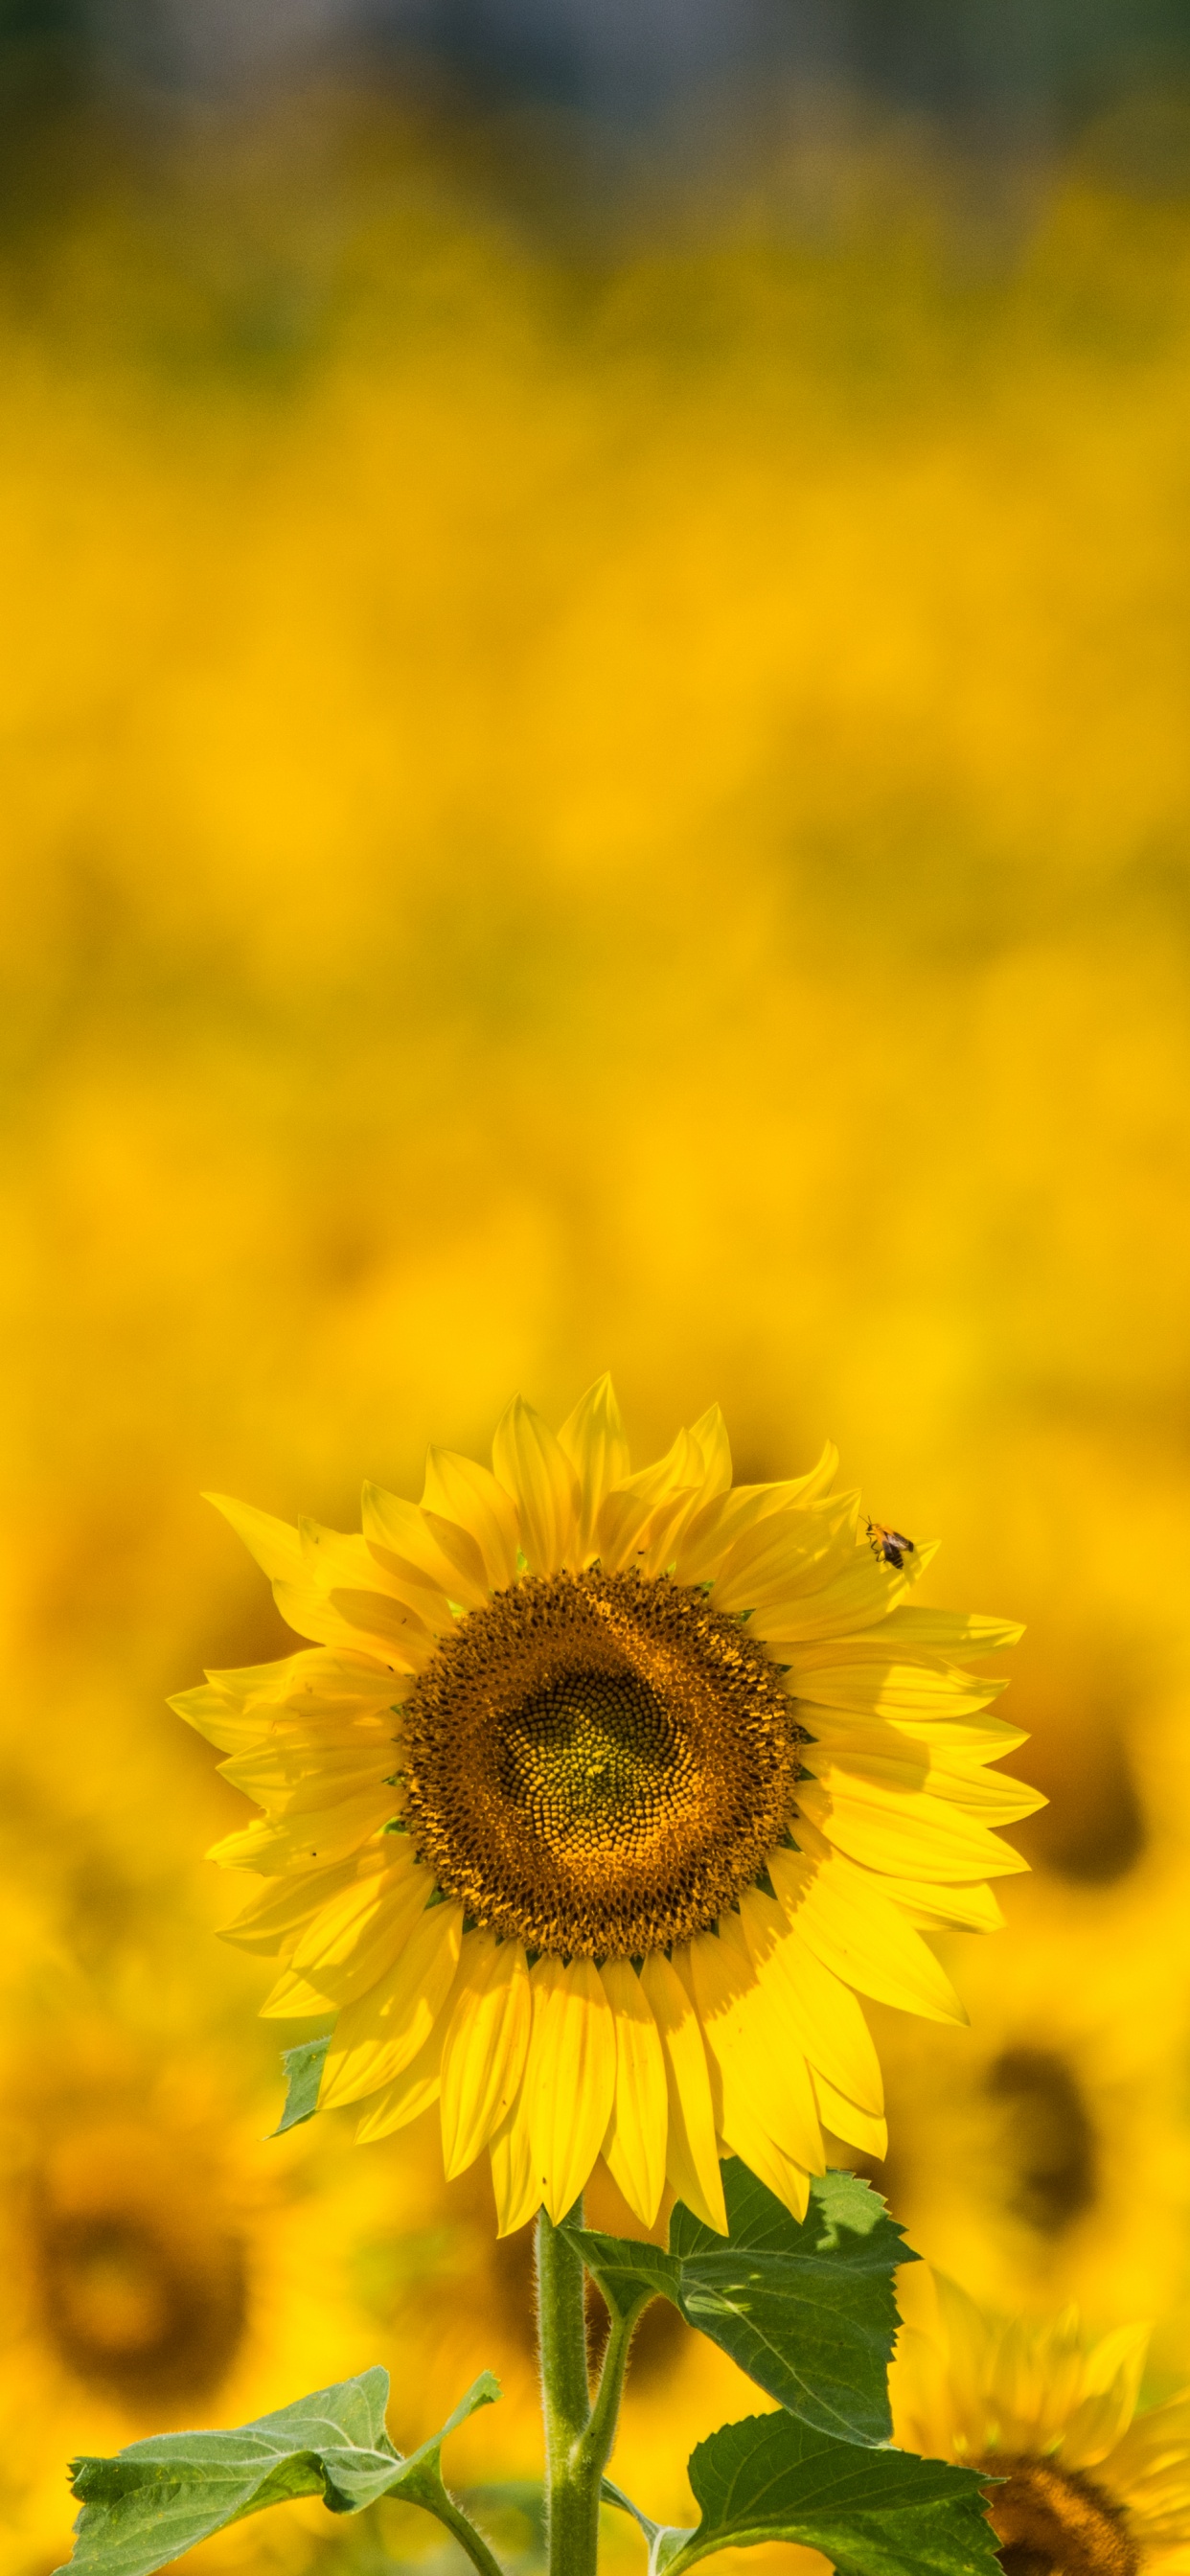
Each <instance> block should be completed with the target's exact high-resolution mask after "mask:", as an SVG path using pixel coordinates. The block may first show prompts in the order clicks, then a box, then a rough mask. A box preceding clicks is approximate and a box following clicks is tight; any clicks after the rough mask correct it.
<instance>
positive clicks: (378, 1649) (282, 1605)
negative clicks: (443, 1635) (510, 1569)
mask: <svg viewBox="0 0 1190 2576" xmlns="http://www.w3.org/2000/svg"><path fill="white" fill-rule="evenodd" d="M273 1599H274V1600H275V1602H276V1604H277V1608H278V1610H279V1611H280V1613H281V1616H282V1618H283V1619H284V1621H285V1623H286V1626H287V1627H290V1628H294V1629H296V1631H297V1634H298V1636H299V1637H316V1638H317V1639H318V1641H319V1643H320V1644H321V1645H323V1646H356V1647H359V1648H360V1649H361V1650H362V1651H370V1652H372V1653H373V1654H375V1656H376V1658H377V1661H378V1662H380V1663H384V1664H391V1665H392V1666H393V1668H394V1669H395V1670H397V1671H403V1672H420V1671H421V1670H422V1668H423V1667H424V1665H426V1664H427V1663H428V1662H429V1660H430V1657H431V1655H432V1654H433V1652H434V1649H435V1645H436V1642H437V1641H436V1639H435V1637H434V1634H433V1631H432V1629H430V1628H427V1626H426V1623H425V1621H424V1619H419V1618H418V1616H417V1613H416V1611H415V1610H412V1609H411V1608H410V1607H409V1606H408V1604H407V1603H405V1602H401V1601H396V1600H393V1599H391V1598H390V1597H389V1596H388V1595H387V1594H385V1593H382V1592H350V1591H347V1590H346V1589H343V1590H339V1591H335V1592H332V1593H323V1592H319V1591H318V1590H316V1588H315V1586H314V1585H313V1584H311V1583H305V1582H302V1583H274V1585H273Z"/></svg>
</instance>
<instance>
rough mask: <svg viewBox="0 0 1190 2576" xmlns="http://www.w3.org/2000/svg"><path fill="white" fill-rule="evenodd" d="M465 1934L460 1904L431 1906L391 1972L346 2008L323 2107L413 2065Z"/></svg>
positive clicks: (353, 2097)
mask: <svg viewBox="0 0 1190 2576" xmlns="http://www.w3.org/2000/svg"><path fill="white" fill-rule="evenodd" d="M462 1937H463V1909H462V1906H461V1905H431V1906H429V1907H428V1908H427V1910H426V1912H425V1913H424V1914H422V1915H419V1917H418V1920H417V1923H416V1926H415V1928H414V1930H413V1932H412V1934H411V1935H410V1938H409V1940H408V1942H407V1943H406V1946H405V1948H404V1949H403V1950H402V1952H401V1955H400V1957H399V1958H398V1959H397V1960H396V1962H395V1963H394V1965H393V1966H392V1967H391V1968H390V1969H389V1971H388V1974H387V1976H385V1977H383V1978H382V1979H381V1981H380V1983H379V1985H377V1986H373V1988H372V1990H371V1992H370V1994H367V1995H365V1996H363V1997H362V1998H361V2000H360V2001H359V2002H358V2003H354V2004H349V2005H348V2006H347V2009H346V2011H345V2012H342V2013H340V2015H339V2021H338V2027H337V2028H336V2031H335V2036H334V2039H333V2040H332V2042H331V2047H330V2051H329V2054H328V2056H327V2061H326V2069H325V2073H324V2075H323V2079H322V2092H321V2095H320V2097H319V2098H320V2101H321V2102H322V2104H323V2105H324V2106H325V2107H328V2108H333V2107H334V2105H335V2104H336V2103H339V2102H359V2101H361V2100H362V2099H363V2096H364V2095H365V2094H366V2093H376V2092H378V2091H379V2089H380V2087H381V2085H382V2084H391V2083H392V2081H393V2078H394V2076H397V2075H401V2074H403V2072H404V2070H405V2068H406V2067H407V2066H409V2065H411V2064H412V2061H413V2059H414V2058H415V2057H416V2055H417V2053H418V2050H419V2049H420V2048H422V2047H424V2045H425V2042H426V2040H427V2039H428V2038H429V2036H430V2032H431V2030H432V2028H433V2026H434V2023H435V2021H436V2019H437V2017H438V2014H439V2013H440V2012H441V2010H442V2007H443V2005H444V2003H445V2001H446V1998H447V1995H448V1994H449V1992H450V1989H451V1987H452V1985H453V1984H454V1978H455V1970H456V1968H457V1967H458V1964H459V1950H460V1946H461V1943H462Z"/></svg>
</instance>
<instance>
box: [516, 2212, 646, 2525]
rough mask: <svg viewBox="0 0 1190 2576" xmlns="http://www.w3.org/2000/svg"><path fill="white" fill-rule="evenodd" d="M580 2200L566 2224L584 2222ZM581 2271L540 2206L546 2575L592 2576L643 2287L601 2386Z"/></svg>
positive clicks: (613, 2342) (619, 2327)
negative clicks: (593, 2375)
mask: <svg viewBox="0 0 1190 2576" xmlns="http://www.w3.org/2000/svg"><path fill="white" fill-rule="evenodd" d="M582 2223H583V2204H582V2201H581V2199H579V2200H577V2201H576V2202H575V2204H574V2207H573V2209H572V2210H570V2211H569V2213H568V2215H567V2217H566V2219H565V2220H564V2222H563V2224H564V2225H565V2226H567V2227H581V2226H582ZM583 2292H584V2274H583V2266H582V2262H581V2260H580V2258H579V2256H578V2255H577V2254H576V2253H575V2251H574V2248H573V2246H571V2245H569V2244H568V2243H567V2241H566V2238H565V2237H564V2235H563V2234H562V2230H561V2228H557V2227H554V2226H553V2225H552V2224H551V2222H550V2220H549V2219H548V2218H547V2217H546V2214H545V2211H544V2209H543V2210H542V2212H541V2214H540V2216H539V2218H538V2221H537V2332H538V2343H539V2348H540V2354H541V2402H542V2412H543V2415H544V2417H545V2459H546V2516H547V2528H548V2533H549V2576H596V2571H597V2568H598V2563H599V2497H600V2489H601V2486H602V2482H603V2472H604V2470H605V2468H606V2467H607V2463H608V2460H609V2459H610V2457H611V2451H612V2444H613V2442H614V2441H615V2438H616V2425H617V2423H618V2421H619V2415H620V2400H621V2398H622V2396H623V2393H624V2372H625V2369H626V2368H627V2363H628V2347H629V2345H630V2343H631V2341H632V2331H633V2328H634V2326H635V2324H636V2321H637V2318H638V2317H639V2315H640V2312H641V2309H642V2308H644V2307H646V2306H647V2305H648V2294H647V2293H646V2294H645V2296H644V2297H642V2298H641V2299H640V2301H639V2302H638V2304H637V2305H636V2306H635V2307H634V2308H632V2309H631V2310H629V2311H628V2312H627V2313H626V2314H625V2315H623V2316H613V2318H612V2323H611V2333H610V2335H609V2338H608V2345H607V2350H606V2352H605V2354H604V2356H603V2368H602V2370H601V2371H600V2374H599V2387H598V2390H597V2392H596V2396H595V2402H594V2405H592V2403H591V2391H590V2383H589V2381H588V2378H587V2320H586V2310H585V2302H584V2296H583Z"/></svg>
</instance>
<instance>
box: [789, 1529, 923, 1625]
mask: <svg viewBox="0 0 1190 2576" xmlns="http://www.w3.org/2000/svg"><path fill="white" fill-rule="evenodd" d="M937 1552H938V1551H937V1546H936V1544H935V1543H933V1542H926V1541H923V1542H922V1544H921V1546H920V1547H919V1548H918V1549H917V1552H916V1554H915V1555H914V1556H907V1557H906V1559H905V1562H904V1565H903V1566H902V1567H901V1569H900V1571H899V1572H898V1570H897V1568H896V1567H895V1566H892V1565H886V1564H885V1562H884V1560H883V1558H877V1557H874V1556H873V1554H872V1551H871V1548H870V1547H869V1546H868V1545H867V1542H866V1541H863V1542H861V1544H860V1545H859V1546H858V1547H856V1548H853V1549H851V1550H849V1552H848V1557H847V1561H846V1563H845V1564H844V1565H842V1566H841V1567H840V1568H839V1569H838V1571H837V1572H835V1571H830V1568H829V1567H828V1576H829V1579H828V1580H826V1581H825V1582H820V1583H819V1584H817V1585H816V1586H815V1587H814V1588H810V1587H809V1586H807V1587H806V1588H804V1589H802V1588H800V1587H799V1588H797V1589H794V1590H791V1591H790V1592H789V1593H787V1594H782V1593H781V1592H779V1591H777V1590H776V1589H774V1590H773V1591H772V1592H771V1593H766V1595H765V1598H764V1601H763V1602H762V1603H759V1604H753V1608H754V1610H755V1611H756V1614H757V1617H758V1620H763V1628H761V1627H760V1626H759V1625H758V1627H757V1635H758V1636H760V1635H763V1636H764V1637H765V1639H766V1640H767V1642H768V1643H769V1644H770V1645H779V1644H780V1643H781V1642H782V1641H787V1642H788V1643H790V1644H795V1643H797V1642H798V1641H799V1640H801V1641H803V1642H805V1643H807V1644H808V1643H809V1642H810V1641H811V1640H812V1639H813V1638H815V1637H848V1636H850V1635H851V1634H852V1632H853V1630H855V1629H857V1628H858V1629H864V1628H873V1627H875V1625H876V1622H877V1620H881V1619H886V1618H887V1616H888V1614H889V1611H890V1610H892V1609H893V1608H894V1606H895V1605H896V1603H897V1602H899V1601H900V1600H901V1599H902V1598H903V1596H904V1594H905V1593H906V1592H908V1591H910V1590H911V1588H912V1586H913V1585H914V1584H915V1583H916V1582H917V1581H918V1578H919V1576H921V1575H922V1574H924V1573H925V1570H926V1567H927V1565H928V1564H929V1563H930V1561H931V1558H933V1557H934V1556H936V1555H937Z"/></svg>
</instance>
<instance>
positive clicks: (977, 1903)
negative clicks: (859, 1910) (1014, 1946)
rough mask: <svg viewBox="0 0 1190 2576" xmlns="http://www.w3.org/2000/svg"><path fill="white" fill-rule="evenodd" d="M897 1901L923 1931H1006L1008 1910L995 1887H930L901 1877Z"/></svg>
mask: <svg viewBox="0 0 1190 2576" xmlns="http://www.w3.org/2000/svg"><path fill="white" fill-rule="evenodd" d="M893 1901H894V1903H895V1905H896V1908H897V1911H898V1913H899V1914H905V1915H907V1916H908V1918H909V1921H910V1922H911V1923H916V1924H917V1925H918V1926H919V1928H920V1929H921V1930H922V1931H923V1932H954V1931H962V1932H1002V1931H1003V1929H1004V1910H1003V1907H1002V1906H1001V1904H1000V1901H999V1899H998V1897H997V1895H996V1892H995V1889H994V1888H991V1887H930V1886H928V1885H927V1884H926V1883H925V1881H924V1880H921V1879H913V1878H898V1880H897V1883H896V1888H895V1890H894V1891H893Z"/></svg>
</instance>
